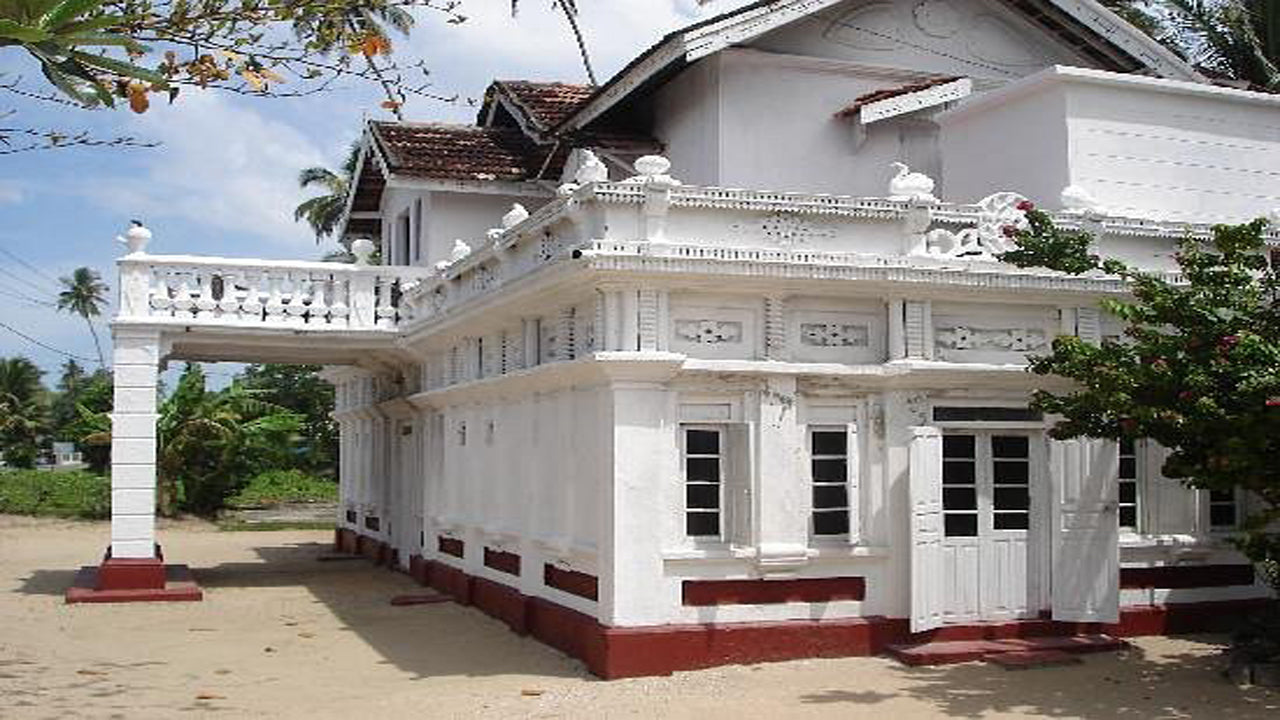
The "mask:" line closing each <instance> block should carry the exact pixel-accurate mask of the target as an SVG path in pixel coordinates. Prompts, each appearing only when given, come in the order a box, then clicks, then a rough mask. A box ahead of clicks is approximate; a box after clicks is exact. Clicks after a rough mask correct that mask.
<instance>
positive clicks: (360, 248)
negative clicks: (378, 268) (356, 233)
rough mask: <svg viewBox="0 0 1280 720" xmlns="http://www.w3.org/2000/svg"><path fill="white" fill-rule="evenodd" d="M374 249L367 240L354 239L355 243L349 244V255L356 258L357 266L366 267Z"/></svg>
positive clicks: (370, 241)
mask: <svg viewBox="0 0 1280 720" xmlns="http://www.w3.org/2000/svg"><path fill="white" fill-rule="evenodd" d="M376 249H377V248H376V247H374V244H373V241H372V240H370V239H369V238H356V240H355V242H353V243H351V254H352V255H355V256H356V264H357V265H368V264H369V258H371V257H373V251H374V250H376Z"/></svg>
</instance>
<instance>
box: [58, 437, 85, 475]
mask: <svg viewBox="0 0 1280 720" xmlns="http://www.w3.org/2000/svg"><path fill="white" fill-rule="evenodd" d="M52 456H53V466H54V467H55V468H58V469H78V468H82V467H84V466H85V462H84V457H83V456H82V455H81V453H80V451H79V450H77V449H76V444H75V443H73V442H55V443H53V452H52Z"/></svg>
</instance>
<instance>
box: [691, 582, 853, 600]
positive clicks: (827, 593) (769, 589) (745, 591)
mask: <svg viewBox="0 0 1280 720" xmlns="http://www.w3.org/2000/svg"><path fill="white" fill-rule="evenodd" d="M683 595H684V598H683V599H684V604H685V605H686V606H695V607H696V606H703V605H769V604H777V603H789V602H832V601H835V600H862V599H863V598H865V597H866V595H867V582H866V579H865V578H860V577H833V578H803V579H795V580H685V581H684V585H683Z"/></svg>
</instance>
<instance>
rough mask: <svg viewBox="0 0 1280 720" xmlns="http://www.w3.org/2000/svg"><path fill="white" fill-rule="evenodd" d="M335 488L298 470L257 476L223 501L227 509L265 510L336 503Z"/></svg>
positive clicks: (330, 483) (333, 484) (327, 481)
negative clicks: (293, 504)
mask: <svg viewBox="0 0 1280 720" xmlns="http://www.w3.org/2000/svg"><path fill="white" fill-rule="evenodd" d="M337 500H338V484H337V483H336V482H334V481H332V480H326V479H324V478H319V477H316V476H314V475H308V474H307V473H304V472H302V471H301V470H267V471H266V472H262V473H259V474H258V475H257V476H255V477H254V478H253V479H252V480H250V481H249V484H247V485H245V486H244V487H243V488H242V489H241V490H240V492H238V493H236V494H235V495H233V496H231V498H230V499H229V500H228V501H227V506H228V507H233V508H246V507H268V506H271V505H280V504H282V503H306V502H337Z"/></svg>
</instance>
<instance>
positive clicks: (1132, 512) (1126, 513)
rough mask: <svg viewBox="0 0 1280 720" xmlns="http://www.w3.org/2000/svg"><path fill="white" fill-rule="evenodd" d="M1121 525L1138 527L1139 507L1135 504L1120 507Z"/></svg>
mask: <svg viewBox="0 0 1280 720" xmlns="http://www.w3.org/2000/svg"><path fill="white" fill-rule="evenodd" d="M1120 527H1131V528H1136V527H1138V508H1136V507H1133V506H1129V507H1122V508H1120Z"/></svg>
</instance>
